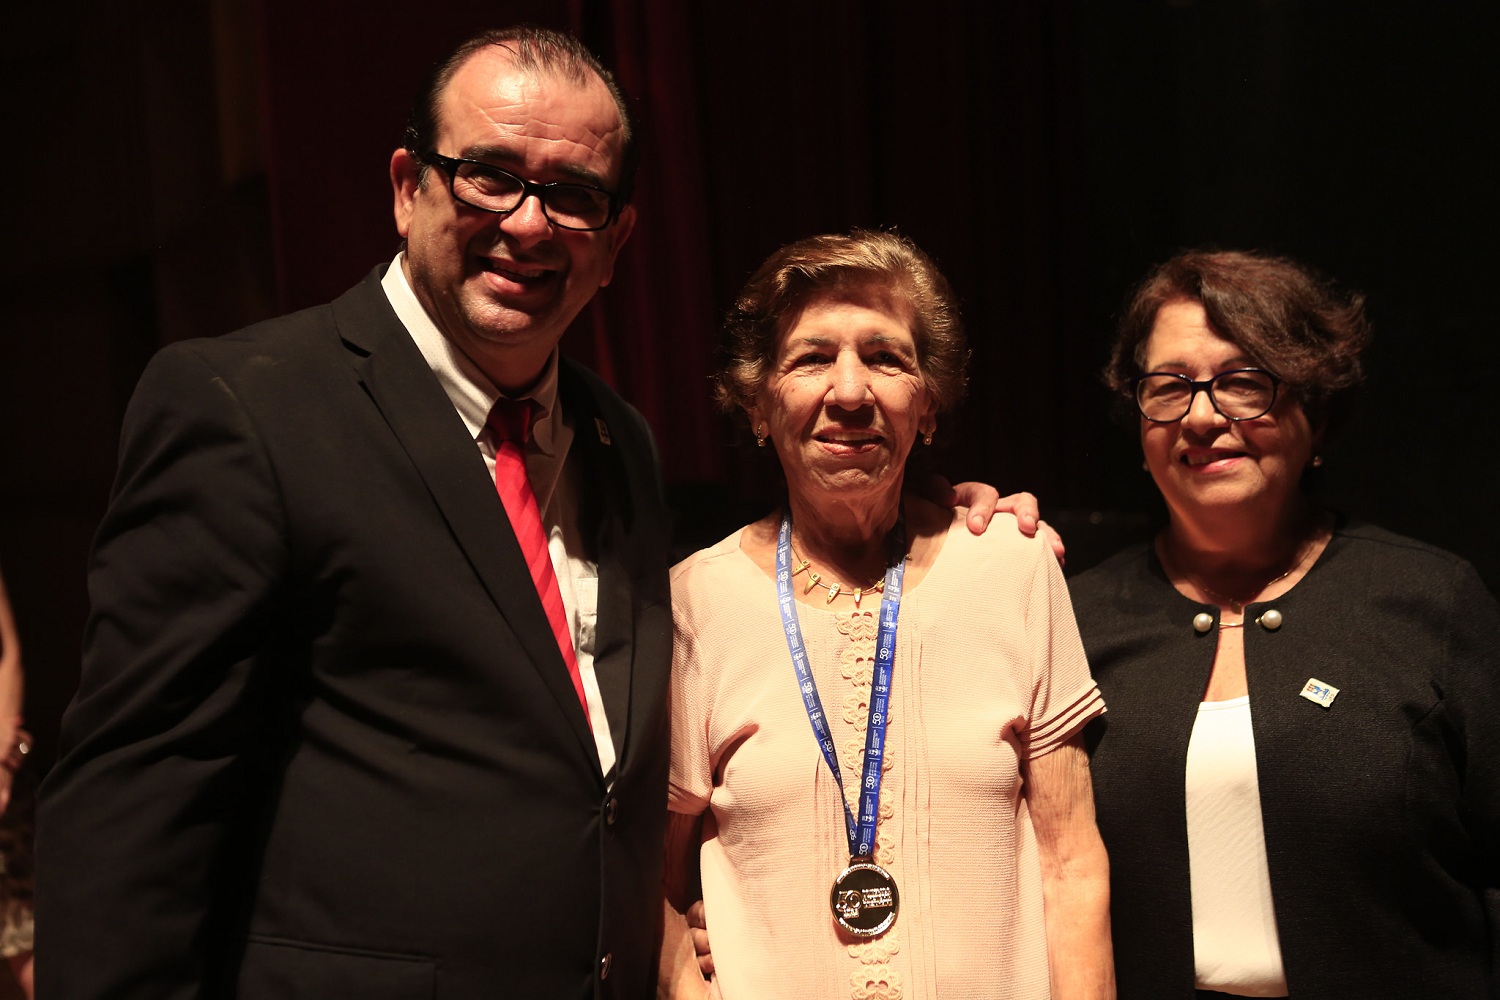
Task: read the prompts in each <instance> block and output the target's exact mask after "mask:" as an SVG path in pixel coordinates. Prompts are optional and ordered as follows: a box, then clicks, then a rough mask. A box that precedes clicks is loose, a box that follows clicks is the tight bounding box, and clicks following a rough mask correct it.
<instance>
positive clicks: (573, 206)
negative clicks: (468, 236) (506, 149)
mask: <svg viewBox="0 0 1500 1000" xmlns="http://www.w3.org/2000/svg"><path fill="white" fill-rule="evenodd" d="M417 159H418V160H420V161H421V162H423V163H427V164H430V165H432V166H435V167H439V168H441V169H442V171H443V173H445V174H447V175H448V191H449V193H451V194H452V195H453V200H454V201H457V202H459V203H461V204H464V205H468V206H469V207H470V208H477V209H479V210H480V211H481V212H493V213H495V214H496V215H506V214H508V213H510V212H514V211H515V210H516V209H518V208H520V207H521V204H522V202H524V201H525V200H526V199H527V198H530V197H531V196H532V195H536V196H537V198H538V200H540V201H541V203H542V213H543V214H544V215H546V216H547V221H549V222H551V223H552V224H553V225H554V226H558V227H559V228H562V229H573V230H578V231H581V232H593V231H595V230H598V229H605V228H607V227H608V226H609V224H610V223H612V222H614V221H615V217H616V216H617V215H619V206H618V203H617V200H616V198H615V195H614V194H613V193H611V192H609V191H606V190H604V189H603V188H597V187H594V186H593V185H591V184H572V183H568V182H564V181H553V182H552V183H550V184H534V183H532V182H531V181H528V180H526V179H525V178H523V177H517V176H516V175H515V174H513V173H511V172H510V171H509V170H501V169H500V168H499V167H497V166H495V165H494V164H491V163H483V162H481V161H479V160H464V159H459V158H458V157H453V156H444V155H442V154H441V153H436V152H433V151H432V150H428V151H427V152H425V153H421V154H419V155H418V156H417Z"/></svg>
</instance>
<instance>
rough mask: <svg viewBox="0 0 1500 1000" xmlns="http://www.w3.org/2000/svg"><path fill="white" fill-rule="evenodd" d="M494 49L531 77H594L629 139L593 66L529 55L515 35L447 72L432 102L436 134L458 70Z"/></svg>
mask: <svg viewBox="0 0 1500 1000" xmlns="http://www.w3.org/2000/svg"><path fill="white" fill-rule="evenodd" d="M491 49H502V50H504V51H505V52H507V53H509V54H510V59H511V63H512V65H513V66H514V68H515V69H516V70H517V71H518V72H519V73H521V74H522V75H524V76H526V77H528V78H530V79H532V80H542V79H545V78H547V77H552V78H553V79H556V80H559V81H561V82H563V83H570V84H573V85H574V86H577V87H580V88H582V87H587V86H588V85H589V83H590V82H591V81H592V82H593V83H595V84H597V85H598V86H599V87H601V88H602V89H603V90H604V96H605V99H606V101H607V103H608V104H609V108H610V110H611V111H612V112H614V116H615V128H614V131H615V132H617V133H619V135H620V136H621V139H622V141H626V140H628V139H629V136H630V129H629V126H628V125H627V123H626V120H625V116H624V115H623V114H622V113H621V111H620V106H619V105H618V104H617V103H616V102H615V95H614V93H613V92H612V91H611V90H610V87H609V84H608V83H606V82H605V80H604V78H603V77H602V76H600V75H599V74H598V73H596V72H594V69H593V67H591V66H589V65H588V63H585V62H583V61H582V60H580V59H576V58H557V59H550V60H543V59H538V58H536V57H535V56H528V55H526V54H524V52H523V51H518V49H517V46H516V42H515V40H514V39H506V40H504V41H498V42H490V43H489V44H488V45H482V46H480V47H479V48H476V49H475V50H474V51H473V52H470V53H469V54H468V55H467V56H465V57H464V60H463V62H461V63H459V64H458V65H457V66H455V67H453V72H452V73H450V74H449V75H448V79H447V80H445V81H443V87H442V89H441V90H439V91H438V92H437V93H436V94H435V95H433V96H434V98H435V99H434V101H433V106H432V110H433V116H432V119H433V120H432V124H433V129H434V135H436V130H437V129H439V128H441V127H442V125H443V101H445V100H446V99H447V97H448V91H449V90H451V89H453V83H454V81H455V80H457V79H458V77H459V74H461V73H462V72H463V71H464V70H465V69H467V68H468V66H469V63H471V62H473V61H474V60H475V59H478V58H479V57H480V56H481V55H484V54H486V53H488V52H489V51H490V50H491Z"/></svg>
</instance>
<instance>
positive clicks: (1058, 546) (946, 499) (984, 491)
mask: <svg viewBox="0 0 1500 1000" xmlns="http://www.w3.org/2000/svg"><path fill="white" fill-rule="evenodd" d="M920 486H921V493H922V495H923V496H925V497H927V499H929V500H931V501H933V502H934V503H938V504H941V505H943V506H945V507H967V508H969V517H968V525H969V530H970V531H972V532H973V533H974V534H976V535H982V534H984V532H985V529H986V528H988V527H989V525H990V519H991V518H993V517H994V516H995V515H996V514H1013V515H1015V518H1016V524H1017V526H1019V527H1020V529H1021V534H1023V535H1025V536H1026V537H1027V538H1032V537H1035V535H1036V533H1037V532H1038V531H1040V532H1041V533H1042V538H1043V539H1045V540H1046V542H1047V544H1048V545H1049V546H1051V548H1052V554H1053V555H1054V556H1056V557H1057V561H1058V563H1060V564H1061V563H1066V562H1067V554H1068V553H1067V549H1066V548H1065V547H1064V545H1063V540H1062V536H1061V535H1059V534H1058V533H1057V532H1056V531H1055V530H1054V529H1053V527H1052V526H1051V525H1050V524H1048V523H1047V522H1046V521H1043V520H1042V518H1041V508H1040V507H1038V505H1037V502H1036V497H1034V496H1032V495H1031V494H1030V493H1025V492H1022V493H1012V494H1010V495H1009V496H1004V497H1002V496H1001V495H1000V491H999V490H997V489H995V488H994V487H993V486H991V485H989V484H988V483H959V484H958V485H957V486H950V485H948V481H947V480H946V479H944V478H943V477H941V476H933V477H931V478H930V479H928V480H926V481H925V482H923V483H922V484H920Z"/></svg>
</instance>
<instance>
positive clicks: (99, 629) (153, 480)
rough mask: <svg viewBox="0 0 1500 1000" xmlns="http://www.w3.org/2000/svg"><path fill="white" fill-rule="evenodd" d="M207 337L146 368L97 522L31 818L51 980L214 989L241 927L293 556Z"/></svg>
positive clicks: (43, 955)
mask: <svg viewBox="0 0 1500 1000" xmlns="http://www.w3.org/2000/svg"><path fill="white" fill-rule="evenodd" d="M203 353H205V352H203V350H202V348H201V346H196V345H192V344H188V345H177V346H175V347H173V348H169V349H167V350H166V351H164V352H162V353H161V354H159V355H158V356H157V357H156V358H155V359H154V360H153V361H152V363H151V365H150V366H149V367H148V369H147V371H146V373H145V374H144V376H143V377H142V380H141V383H140V385H139V386H138V388H137V390H136V393H135V396H134V398H133V399H132V401H131V404H130V407H129V409H128V411H127V414H126V419H125V427H124V430H123V434H122V440H121V449H120V468H119V473H118V477H117V479H116V483H115V488H114V495H113V497H112V499H111V503H110V506H109V510H108V512H107V514H106V515H105V519H104V521H103V523H102V525H101V527H100V530H99V533H98V535H97V537H96V539H95V546H94V551H93V556H92V561H91V565H90V570H89V595H90V600H91V614H90V619H89V622H88V626H87V629H86V633H85V639H84V651H83V669H82V679H81V683H80V688H79V691H78V694H77V696H76V698H75V699H74V701H73V704H72V705H71V706H70V708H69V710H68V712H67V714H66V716H65V718H64V721H63V731H62V752H61V757H60V760H59V762H58V764H57V766H56V767H55V768H54V770H53V773H52V774H51V775H50V776H49V778H48V780H47V782H46V784H45V786H44V788H43V793H42V795H43V798H42V803H41V812H40V816H39V833H38V890H37V912H38V927H39V928H40V932H39V934H38V938H37V970H38V972H37V981H38V983H39V984H40V986H41V989H42V990H43V992H44V994H45V995H50V996H59V997H62V996H66V997H69V998H73V1000H89V998H95V997H97V998H101V1000H102V998H105V997H108V998H110V1000H123V998H134V997H141V998H146V997H150V998H153V1000H162V998H175V997H191V996H199V995H202V994H215V993H217V992H218V989H219V987H218V986H216V983H215V978H216V977H217V976H223V975H229V974H231V973H230V972H229V969H230V968H231V967H232V965H233V962H232V956H230V953H229V952H228V951H227V949H226V942H228V941H232V940H234V939H235V938H236V937H237V936H240V935H243V920H244V913H245V912H246V908H245V896H244V894H245V892H246V891H247V889H248V887H249V886H250V885H251V884H253V879H254V877H255V871H254V867H255V865H254V862H253V860H252V859H253V858H254V857H255V856H256V855H255V854H254V853H253V850H252V848H251V845H252V844H253V843H254V841H255V840H256V839H257V838H258V829H257V828H258V826H259V824H260V820H259V819H258V817H259V816H261V815H262V814H263V813H264V811H265V803H266V795H267V787H268V786H267V780H266V776H267V775H268V774H269V773H270V772H271V768H269V767H268V766H267V765H268V764H269V763H271V761H272V760H273V759H274V758H275V757H276V756H277V754H278V753H279V751H278V749H277V744H278V738H277V735H276V733H277V731H278V728H277V719H276V717H275V716H276V712H275V711H273V710H272V708H271V706H272V705H274V704H277V703H278V701H277V699H275V698H274V697H273V694H274V692H273V688H274V686H275V683H276V680H275V678H272V677H269V676H266V673H267V671H265V670H264V669H260V668H259V664H261V663H263V662H264V659H263V654H264V651H265V649H266V647H267V646H268V645H269V644H271V643H274V642H275V641H277V637H276V629H277V628H278V627H284V625H278V621H279V619H278V617H277V616H275V615H274V614H273V609H274V606H275V604H276V603H277V601H278V600H279V599H280V596H279V595H280V591H281V589H282V586H281V582H282V581H283V580H284V578H285V575H286V567H287V563H288V559H287V552H286V543H285V530H284V524H283V522H282V515H281V509H282V508H281V505H280V503H279V498H278V495H277V488H276V483H275V479H274V476H273V474H272V470H271V466H270V463H269V462H268V460H267V458H266V455H265V453H264V451H263V448H262V444H261V442H260V439H259V437H258V436H257V433H256V428H255V426H254V423H253V420H252V419H251V417H250V415H249V414H248V413H247V412H246V410H245V409H244V408H243V407H242V406H241V404H240V402H239V401H238V399H237V398H236V395H235V393H234V391H233V389H232V388H231V387H230V384H229V382H228V381H227V380H226V379H225V378H224V377H222V376H220V375H219V374H217V373H216V372H215V371H214V370H213V368H211V367H210V365H209V364H208V363H207V361H206V360H204V357H203V356H202V355H203ZM283 714H284V713H283Z"/></svg>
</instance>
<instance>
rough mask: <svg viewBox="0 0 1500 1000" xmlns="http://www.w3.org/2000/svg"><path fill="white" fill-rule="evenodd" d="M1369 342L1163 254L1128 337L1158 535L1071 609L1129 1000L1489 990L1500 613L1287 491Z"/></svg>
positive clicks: (1243, 282) (1452, 994)
mask: <svg viewBox="0 0 1500 1000" xmlns="http://www.w3.org/2000/svg"><path fill="white" fill-rule="evenodd" d="M1368 341H1369V327H1368V324H1367V323H1366V320H1365V317H1364V312H1363V302H1362V299H1361V298H1360V297H1359V296H1358V295H1348V294H1344V293H1342V292H1339V291H1338V290H1336V289H1335V288H1333V286H1331V285H1330V284H1328V283H1327V282H1325V281H1323V280H1322V279H1320V278H1319V277H1317V276H1316V275H1314V274H1312V273H1311V272H1309V271H1308V270H1307V269H1305V268H1303V267H1301V266H1300V265H1298V264H1296V263H1294V262H1291V261H1287V260H1284V259H1277V258H1272V257H1266V256H1261V255H1257V254H1249V253H1187V254H1183V255H1180V256H1178V257H1175V258H1173V259H1172V260H1170V261H1168V262H1166V263H1165V264H1163V265H1161V266H1160V267H1159V268H1157V269H1156V270H1155V271H1153V272H1152V274H1151V275H1149V276H1148V277H1147V279H1146V280H1145V282H1144V283H1143V284H1142V285H1141V287H1140V288H1139V289H1138V290H1137V292H1136V294H1135V296H1134V299H1133V301H1132V302H1131V305H1130V306H1129V308H1128V310H1127V312H1126V315H1125V317H1124V319H1123V321H1122V324H1121V328H1120V332H1119V336H1118V338H1117V340H1116V343H1115V346H1114V351H1113V357H1112V359H1111V362H1110V365H1109V368H1108V369H1107V371H1106V378H1107V381H1108V382H1109V383H1110V385H1111V387H1112V388H1114V389H1116V390H1118V391H1119V392H1120V393H1121V394H1122V395H1123V396H1124V398H1126V399H1128V400H1130V401H1132V403H1133V405H1134V406H1135V408H1136V410H1137V411H1138V420H1139V424H1140V435H1141V445H1142V450H1143V452H1144V454H1145V464H1146V467H1147V468H1148V469H1149V471H1150V472H1151V475H1152V477H1153V479H1154V480H1155V482H1156V485H1157V487H1158V488H1159V489H1160V490H1161V493H1162V496H1163V498H1164V499H1165V501H1166V504H1167V509H1168V513H1169V522H1168V524H1167V526H1166V527H1165V528H1164V529H1163V530H1162V531H1161V533H1160V534H1159V535H1157V536H1156V538H1155V540H1154V541H1153V542H1152V543H1150V544H1146V545H1142V546H1138V547H1135V548H1132V549H1128V550H1126V551H1124V552H1121V553H1120V554H1118V555H1117V556H1115V557H1114V558H1113V559H1111V560H1110V561H1108V562H1106V563H1105V564H1104V565H1102V566H1100V567H1098V568H1096V569H1094V570H1092V571H1090V572H1088V573H1085V574H1083V575H1082V576H1080V577H1078V578H1077V579H1076V580H1074V581H1072V583H1071V590H1072V593H1073V599H1074V606H1075V610H1076V612H1077V617H1078V624H1079V628H1080V629H1081V631H1082V633H1083V638H1084V644H1085V646H1086V648H1087V650H1088V654H1089V661H1090V664H1091V666H1092V668H1093V670H1094V674H1095V677H1096V678H1097V679H1098V682H1099V685H1100V687H1101V689H1102V690H1103V692H1104V697H1105V699H1106V700H1107V701H1108V703H1109V706H1110V710H1109V713H1108V715H1107V716H1105V717H1103V718H1101V719H1099V720H1097V721H1096V722H1095V723H1094V727H1093V732H1092V734H1091V737H1092V741H1093V744H1094V750H1093V776H1094V782H1095V798H1096V802H1097V807H1098V816H1099V826H1100V829H1101V832H1102V833H1103V835H1104V839H1105V843H1106V845H1107V847H1108V849H1109V855H1110V866H1111V891H1112V897H1113V901H1112V918H1113V921H1112V922H1113V928H1114V938H1115V958H1116V969H1117V976H1118V983H1119V995H1120V997H1121V998H1125V1000H1129V998H1132V997H1134V998H1150V1000H1171V998H1177V997H1182V998H1191V997H1194V996H1195V992H1196V995H1197V996H1217V995H1232V996H1288V995H1289V996H1291V997H1294V998H1297V1000H1307V998H1318V1000H1322V998H1345V997H1347V998H1351V1000H1352V998H1359V1000H1371V998H1383V997H1390V998H1397V997H1399V998H1409V997H1443V998H1475V1000H1481V998H1493V997H1496V996H1500V992H1497V985H1496V983H1497V977H1496V969H1495V964H1494V963H1495V957H1494V956H1495V955H1496V954H1500V951H1497V941H1500V937H1497V930H1496V927H1497V922H1500V766H1497V765H1500V607H1497V605H1496V603H1495V601H1494V599H1493V597H1491V595H1490V594H1489V593H1488V592H1487V591H1486V590H1485V588H1484V586H1483V584H1482V583H1481V582H1480V581H1479V578H1478V577H1477V575H1476V574H1475V572H1474V571H1473V569H1472V568H1471V567H1470V566H1469V565H1468V564H1467V563H1465V562H1463V561H1462V560H1460V559H1458V558H1457V557H1455V556H1452V555H1450V554H1448V553H1446V552H1442V551H1440V550H1438V549H1434V548H1431V547H1429V546H1426V545H1423V544H1421V543H1419V542H1415V541H1412V540H1410V539H1406V538H1401V537H1399V536H1396V535H1393V534H1391V533H1389V532H1386V531H1383V530H1381V529H1379V528H1375V527H1372V526H1369V525H1364V524H1359V523H1354V522H1349V521H1346V520H1343V519H1341V518H1338V517H1336V516H1335V515H1333V514H1332V513H1330V512H1328V511H1324V510H1320V509H1318V508H1317V507H1315V506H1314V505H1313V504H1312V503H1311V502H1310V501H1309V499H1308V497H1307V495H1306V494H1305V492H1304V490H1303V482H1302V481H1303V478H1304V473H1305V472H1306V470H1308V469H1311V468H1315V467H1316V466H1318V465H1320V464H1321V463H1322V457H1321V453H1322V447H1323V441H1324V437H1325V434H1326V432H1327V430H1328V427H1329V425H1330V422H1331V421H1335V420H1336V418H1337V416H1338V411H1339V409H1340V407H1341V404H1342V402H1343V400H1344V396H1343V393H1344V390H1346V389H1348V388H1350V387H1352V386H1353V385H1355V384H1356V383H1357V382H1358V381H1359V380H1360V378H1361V374H1362V373H1361V366H1360V355H1361V353H1362V351H1363V350H1364V348H1365V346H1366V344H1367V343H1368Z"/></svg>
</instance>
